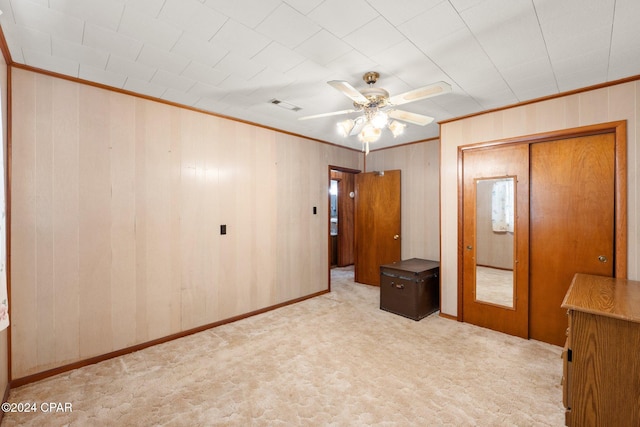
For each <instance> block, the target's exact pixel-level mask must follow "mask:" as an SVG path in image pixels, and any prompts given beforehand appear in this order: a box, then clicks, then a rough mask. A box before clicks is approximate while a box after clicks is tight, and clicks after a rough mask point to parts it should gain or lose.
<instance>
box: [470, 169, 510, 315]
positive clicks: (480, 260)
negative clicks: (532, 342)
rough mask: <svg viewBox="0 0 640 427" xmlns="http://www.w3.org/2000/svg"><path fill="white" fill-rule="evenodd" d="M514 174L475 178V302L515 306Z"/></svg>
mask: <svg viewBox="0 0 640 427" xmlns="http://www.w3.org/2000/svg"><path fill="white" fill-rule="evenodd" d="M515 182H516V180H515V177H501V178H487V179H485V178H482V179H477V180H476V251H475V253H476V283H475V286H476V289H475V290H476V292H475V295H476V301H478V302H486V303H489V304H495V305H499V306H504V307H509V308H515V301H514V295H515V291H514V283H515V280H514V259H513V253H514V239H515V233H516V227H515V215H514V211H515V206H516V204H515Z"/></svg>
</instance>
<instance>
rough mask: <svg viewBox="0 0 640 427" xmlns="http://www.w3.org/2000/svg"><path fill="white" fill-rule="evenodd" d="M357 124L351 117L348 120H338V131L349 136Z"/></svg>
mask: <svg viewBox="0 0 640 427" xmlns="http://www.w3.org/2000/svg"><path fill="white" fill-rule="evenodd" d="M355 125H356V122H354V121H353V120H351V119H347V120H343V121H341V122H338V124H337V126H338V132H340V135H342V136H344V137H347V136H349V134H350V133H351V131H352V130H353V127H354V126H355Z"/></svg>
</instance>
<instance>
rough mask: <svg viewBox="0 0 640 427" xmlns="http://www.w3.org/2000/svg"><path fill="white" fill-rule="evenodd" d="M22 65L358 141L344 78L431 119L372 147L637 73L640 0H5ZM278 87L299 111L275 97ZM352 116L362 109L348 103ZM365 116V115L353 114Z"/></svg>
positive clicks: (15, 55) (12, 47)
mask: <svg viewBox="0 0 640 427" xmlns="http://www.w3.org/2000/svg"><path fill="white" fill-rule="evenodd" d="M0 10H2V12H3V14H2V15H1V16H0V24H1V26H2V30H3V31H4V35H5V38H6V40H7V44H8V46H9V51H10V53H11V57H12V60H13V61H14V62H16V63H20V64H26V65H28V66H32V67H36V68H41V69H45V70H49V71H52V72H56V73H61V74H65V75H68V76H72V77H77V78H80V79H84V80H89V81H92V82H97V83H101V84H104V85H108V86H112V87H115V88H119V89H124V90H128V91H133V92H136V93H140V94H144V95H148V96H152V97H157V98H162V99H165V100H168V101H172V102H177V103H179V104H183V105H187V106H191V107H195V108H198V109H202V110H206V111H211V112H214V113H218V114H222V115H226V116H231V117H236V118H239V119H242V120H246V121H250V122H254V123H258V124H261V125H265V126H269V127H274V128H277V129H281V130H285V131H289V132H293V133H296V134H300V135H304V136H308V137H312V138H317V139H320V140H324V141H329V142H332V143H336V144H341V145H345V146H348V147H352V148H357V149H359V148H360V143H359V142H358V140H357V137H355V136H354V137H349V138H346V139H345V138H342V137H340V136H339V135H338V134H337V132H336V127H335V124H336V122H337V121H338V120H339V119H341V118H344V117H349V116H338V117H337V118H336V117H329V118H322V119H315V120H307V121H298V120H297V118H298V117H301V116H306V115H312V114H318V113H325V112H330V111H335V110H344V109H349V108H351V107H352V103H351V101H350V100H349V99H348V98H346V97H345V96H344V95H342V94H341V93H340V92H338V91H336V90H335V89H333V88H332V87H330V86H329V85H327V84H326V82H327V81H329V80H346V81H348V82H349V83H351V84H352V85H353V86H355V87H356V88H363V87H364V86H365V83H364V82H363V81H362V79H361V78H362V75H363V73H364V72H366V71H378V72H379V73H380V75H381V76H380V79H379V81H378V84H377V85H376V86H379V87H383V88H385V89H387V90H388V91H389V92H390V93H391V95H392V96H393V95H396V94H399V93H402V92H405V91H408V90H411V89H415V88H418V87H421V86H425V85H427V84H429V83H433V82H436V81H441V80H442V81H446V82H448V83H450V84H451V85H452V87H453V91H452V92H451V93H449V94H445V95H442V96H439V97H436V98H430V99H427V100H423V101H417V102H414V103H410V104H406V105H403V107H402V108H403V109H404V110H407V111H411V112H415V113H420V114H425V115H429V116H432V117H435V119H436V120H435V121H434V122H433V123H432V124H430V125H427V126H425V127H421V126H416V125H408V126H407V129H406V132H405V134H404V135H403V136H401V137H399V138H397V139H394V138H393V136H392V135H391V133H390V132H385V133H384V134H383V136H382V138H381V140H380V141H379V142H377V143H376V144H375V146H373V145H372V147H371V148H372V149H374V148H378V147H385V146H391V145H395V144H400V143H406V142H411V141H417V140H421V139H426V138H431V137H436V136H438V131H439V129H438V125H437V122H438V121H441V120H446V119H450V118H453V117H459V116H462V115H466V114H470V113H474V112H478V111H482V110H487V109H491V108H496V107H501V106H505V105H510V104H514V103H518V102H522V101H526V100H530V99H534V98H539V97H542V96H547V95H553V94H556V93H560V92H565V91H569V90H572V89H577V88H581V87H586V86H590V85H594V84H599V83H603V82H607V81H612V80H617V79H620V78H624V77H629V76H636V75H639V74H640V1H638V0H444V1H443V0H0ZM274 98H276V99H280V100H283V101H286V102H288V103H291V104H294V105H296V106H298V107H301V108H302V110H300V111H298V112H293V111H290V110H286V109H282V108H280V107H277V106H274V105H272V104H270V103H269V101H270V100H271V99H274ZM352 116H353V115H352ZM355 116H357V114H355Z"/></svg>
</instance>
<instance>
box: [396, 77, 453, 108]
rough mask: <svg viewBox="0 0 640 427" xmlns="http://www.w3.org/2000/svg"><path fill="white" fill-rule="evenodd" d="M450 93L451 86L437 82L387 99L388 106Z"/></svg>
mask: <svg viewBox="0 0 640 427" xmlns="http://www.w3.org/2000/svg"><path fill="white" fill-rule="evenodd" d="M449 92H451V85H450V84H449V83H445V82H437V83H433V84H430V85H428V86H424V87H421V88H418V89H414V90H410V91H409V92H405V93H401V94H400V95H395V96H392V97H391V98H389V104H391V105H402V104H407V103H409V102H414V101H420V100H421V99H426V98H431V97H432V96H438V95H442V94H445V93H449Z"/></svg>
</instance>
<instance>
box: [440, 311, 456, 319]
mask: <svg viewBox="0 0 640 427" xmlns="http://www.w3.org/2000/svg"><path fill="white" fill-rule="evenodd" d="M440 317H444V318H445V319H449V320H458V316H452V315H450V314H446V313H443V312H440Z"/></svg>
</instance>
